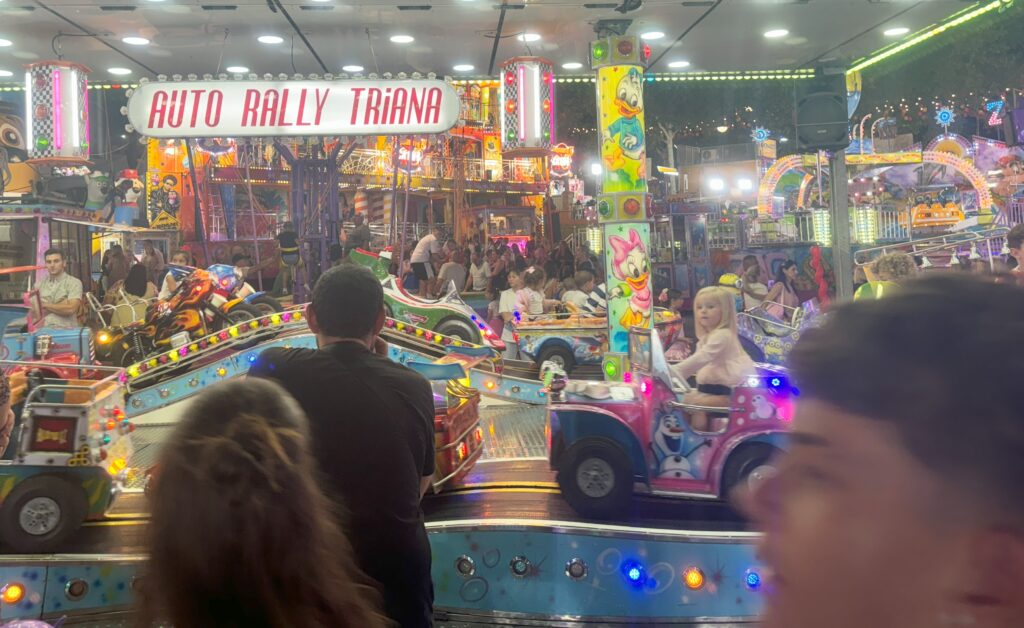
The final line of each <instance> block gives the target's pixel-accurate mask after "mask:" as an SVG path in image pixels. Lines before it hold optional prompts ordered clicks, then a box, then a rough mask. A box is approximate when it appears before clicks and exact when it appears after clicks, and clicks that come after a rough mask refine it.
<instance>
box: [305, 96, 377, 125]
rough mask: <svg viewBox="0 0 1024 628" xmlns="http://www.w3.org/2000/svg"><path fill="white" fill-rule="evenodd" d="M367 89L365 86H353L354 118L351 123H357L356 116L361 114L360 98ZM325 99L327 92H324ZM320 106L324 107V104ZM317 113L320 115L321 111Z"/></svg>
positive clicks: (325, 98)
mask: <svg viewBox="0 0 1024 628" xmlns="http://www.w3.org/2000/svg"><path fill="white" fill-rule="evenodd" d="M365 89H366V88H365V87H353V88H352V94H353V99H352V119H351V120H349V121H348V123H349V124H355V123H356V116H357V115H359V98H360V96H362V95H363V91H364V90H365ZM324 100H327V94H324ZM317 104H318V105H319V103H317ZM320 107H322V105H320ZM317 115H319V113H318V114H317ZM319 122H320V121H319V119H318V120H317V123H318V124H319Z"/></svg>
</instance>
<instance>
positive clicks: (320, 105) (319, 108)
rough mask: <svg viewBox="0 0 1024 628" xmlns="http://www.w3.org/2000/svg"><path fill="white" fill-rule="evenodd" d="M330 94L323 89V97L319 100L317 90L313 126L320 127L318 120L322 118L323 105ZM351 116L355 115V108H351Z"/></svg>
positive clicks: (327, 90) (317, 91) (318, 91)
mask: <svg viewBox="0 0 1024 628" xmlns="http://www.w3.org/2000/svg"><path fill="white" fill-rule="evenodd" d="M330 93H331V90H330V89H325V90H324V97H323V99H322V100H321V98H320V90H319V89H318V90H316V121H315V122H314V123H313V124H316V125H317V126H320V118H322V117H323V115H324V105H326V104H327V94H330ZM352 115H353V116H355V115H356V110H355V106H353V108H352Z"/></svg>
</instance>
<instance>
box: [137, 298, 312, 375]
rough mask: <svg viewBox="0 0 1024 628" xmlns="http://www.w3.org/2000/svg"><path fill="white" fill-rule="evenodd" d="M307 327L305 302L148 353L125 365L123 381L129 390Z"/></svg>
mask: <svg viewBox="0 0 1024 628" xmlns="http://www.w3.org/2000/svg"><path fill="white" fill-rule="evenodd" d="M306 329H307V327H306V322H305V308H304V306H297V307H295V308H292V309H288V310H285V311H284V312H276V313H274V314H268V315H266V316H261V317H259V318H255V319H253V320H250V321H245V322H242V323H238V324H237V325H232V326H231V327H228V328H225V329H222V330H220V331H216V332H213V333H210V334H207V335H205V336H202V337H201V338H197V339H193V340H191V341H190V342H188V343H185V344H183V345H181V346H177V347H173V348H171V349H169V350H166V351H161V352H159V353H155V354H153V355H150V356H148V357H147V358H146V359H145V360H142V361H141V362H137V363H136V364H132V365H131V366H128V367H127V368H126V369H125V372H124V375H123V376H122V377H123V381H124V382H125V383H126V384H127V385H128V389H129V391H133V390H136V389H138V388H143V387H145V386H146V385H148V384H150V383H153V382H155V381H157V380H159V379H161V378H162V377H163V376H165V375H168V374H170V373H178V372H186V371H188V370H189V369H190V368H191V367H194V366H195V365H196V364H197V363H198V362H200V361H202V360H207V359H211V358H213V357H215V356H216V355H219V354H221V353H224V352H227V351H237V350H241V349H243V348H245V347H246V346H250V345H251V343H258V342H260V341H262V340H266V339H268V338H272V337H276V336H279V335H282V334H285V333H289V332H296V331H304V330H306Z"/></svg>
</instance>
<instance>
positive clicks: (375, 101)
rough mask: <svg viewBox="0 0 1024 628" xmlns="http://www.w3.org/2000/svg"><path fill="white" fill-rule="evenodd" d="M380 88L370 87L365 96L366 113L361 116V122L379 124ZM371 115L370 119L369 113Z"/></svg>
mask: <svg viewBox="0 0 1024 628" xmlns="http://www.w3.org/2000/svg"><path fill="white" fill-rule="evenodd" d="M380 97H381V93H380V89H378V88H376V87H371V88H370V93H369V94H368V95H367V98H366V115H365V116H364V117H363V124H379V122H380V109H379V107H380ZM371 113H372V115H373V118H372V120H371V118H370V115H371Z"/></svg>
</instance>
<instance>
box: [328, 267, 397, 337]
mask: <svg viewBox="0 0 1024 628" xmlns="http://www.w3.org/2000/svg"><path fill="white" fill-rule="evenodd" d="M311 307H312V308H313V311H314V312H315V313H316V320H317V323H319V325H320V329H321V332H322V333H323V334H324V335H325V336H335V337H338V338H363V337H365V336H367V335H368V334H370V333H371V332H372V331H373V327H374V325H375V324H376V322H377V316H379V315H380V311H381V310H382V309H383V308H384V289H383V288H381V285H380V280H379V279H377V278H376V277H374V275H373V273H372V272H370V269H368V268H364V267H362V266H354V265H342V266H336V267H335V268H332V269H330V270H328V271H327V272H326V273H324V274H323V275H321V276H320V279H319V280H318V281H317V282H316V286H315V287H314V288H313V302H312V304H311Z"/></svg>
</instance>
